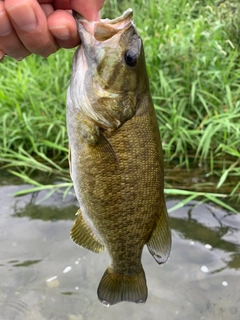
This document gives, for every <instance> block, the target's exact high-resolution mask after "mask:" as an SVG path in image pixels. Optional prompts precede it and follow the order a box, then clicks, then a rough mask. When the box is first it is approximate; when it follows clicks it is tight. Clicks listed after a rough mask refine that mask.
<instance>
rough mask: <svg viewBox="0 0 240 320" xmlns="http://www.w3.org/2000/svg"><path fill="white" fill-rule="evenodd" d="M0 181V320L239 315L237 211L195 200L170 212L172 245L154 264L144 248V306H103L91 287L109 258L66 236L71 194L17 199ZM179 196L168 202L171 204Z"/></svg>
mask: <svg viewBox="0 0 240 320" xmlns="http://www.w3.org/2000/svg"><path fill="white" fill-rule="evenodd" d="M2 183H3V185H2V186H0V203H1V208H0V246H1V247H0V320H22V319H23V320H110V319H115V320H120V319H121V320H122V319H133V320H134V319H138V320H150V319H151V320H152V319H162V320H173V319H175V320H183V319H184V320H193V319H194V320H195V319H201V320H203V319H206V320H209V319H211V320H212V319H214V320H215V319H216V320H222V319H226V320H240V215H232V214H230V213H228V212H226V211H223V210H221V209H219V208H216V207H213V206H211V205H208V204H205V205H200V206H195V205H196V203H195V202H192V203H190V204H188V205H187V206H185V207H184V208H182V209H180V210H177V211H174V212H173V213H171V215H170V216H171V217H170V224H171V227H172V234H173V248H172V252H171V257H170V259H169V261H168V262H167V263H166V264H164V265H162V266H159V265H157V263H156V262H155V261H154V259H153V258H152V257H151V255H150V254H149V253H148V251H147V249H145V250H144V252H143V266H144V269H145V273H146V277H147V282H148V290H149V297H148V300H147V303H146V304H145V305H135V304H133V303H126V302H124V303H120V304H118V305H115V306H112V307H110V308H105V307H103V306H102V305H101V304H100V302H99V301H98V299H97V295H96V290H97V286H98V283H99V281H100V279H101V277H102V274H103V272H104V271H105V269H106V267H107V264H108V255H107V253H104V254H99V255H98V254H94V253H92V252H90V251H87V250H85V249H82V248H80V247H78V246H77V245H75V244H74V243H73V242H72V241H71V240H70V238H69V232H70V229H71V227H72V225H73V220H74V214H75V212H76V210H77V202H76V199H75V198H74V197H73V196H72V195H69V196H67V197H66V198H65V200H64V201H62V195H60V194H54V195H52V196H51V198H49V199H47V200H45V201H43V202H41V201H40V200H41V199H43V197H44V196H45V195H46V193H44V192H40V193H38V194H34V195H26V196H21V197H17V198H16V197H14V196H13V194H14V192H16V191H18V190H20V189H25V188H27V187H29V186H26V185H13V184H9V182H8V181H5V182H4V181H3V182H2ZM176 202H177V200H169V201H167V205H168V208H170V207H172V206H174V205H175V204H176Z"/></svg>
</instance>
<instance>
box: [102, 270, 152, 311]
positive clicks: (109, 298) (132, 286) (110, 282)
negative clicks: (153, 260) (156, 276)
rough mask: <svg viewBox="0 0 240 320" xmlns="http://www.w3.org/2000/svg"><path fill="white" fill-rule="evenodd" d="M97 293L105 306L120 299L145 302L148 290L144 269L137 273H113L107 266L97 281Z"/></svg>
mask: <svg viewBox="0 0 240 320" xmlns="http://www.w3.org/2000/svg"><path fill="white" fill-rule="evenodd" d="M97 294H98V299H99V300H100V301H101V302H102V303H103V305H104V306H106V307H108V306H111V305H113V304H116V303H119V302H121V301H129V302H135V303H145V302H146V300H147V295H148V292H147V285H146V278H145V274H144V270H143V269H142V271H141V272H139V273H137V274H133V275H125V274H121V273H115V272H114V271H113V270H112V268H111V267H108V268H107V270H106V271H105V273H104V275H103V277H102V279H101V281H100V283H99V286H98V291H97Z"/></svg>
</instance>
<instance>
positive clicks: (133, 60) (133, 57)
mask: <svg viewBox="0 0 240 320" xmlns="http://www.w3.org/2000/svg"><path fill="white" fill-rule="evenodd" d="M137 60H138V56H137V53H136V51H134V50H132V49H129V50H127V51H126V52H125V54H124V61H125V62H126V64H127V65H128V66H129V67H135V66H136V64H137Z"/></svg>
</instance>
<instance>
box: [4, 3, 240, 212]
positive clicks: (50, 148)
mask: <svg viewBox="0 0 240 320" xmlns="http://www.w3.org/2000/svg"><path fill="white" fill-rule="evenodd" d="M219 3H220V1H211V0H208V1H192V0H190V1H186V0H172V1H167V0H155V1H153V0H142V1H140V0H136V1H125V0H122V1H116V0H107V1H106V2H105V6H104V9H103V16H108V17H110V18H113V17H116V16H117V15H118V14H119V13H121V12H122V11H123V10H125V9H126V8H128V7H132V8H133V10H134V21H135V24H136V26H137V27H138V30H139V33H140V34H141V36H142V38H143V41H144V48H145V55H146V61H147V66H148V73H149V77H150V83H151V92H152V96H153V100H154V104H155V109H156V112H157V116H158V120H159V128H160V131H161V136H162V142H163V148H164V159H165V163H166V167H167V168H168V167H169V166H170V167H171V170H175V169H180V170H179V171H177V172H178V173H177V174H178V177H180V178H181V179H182V180H184V176H185V172H186V171H188V172H193V171H191V170H193V169H195V168H200V169H201V174H200V172H198V171H194V174H196V178H197V182H196V183H187V185H184V183H182V185H181V186H179V184H178V183H175V182H174V180H171V182H169V181H168V180H167V175H166V194H171V195H176V194H178V195H183V194H182V192H183V190H182V189H183V188H185V189H186V190H185V191H186V192H188V194H185V196H186V198H185V199H188V197H194V198H196V197H197V196H200V197H201V199H203V200H204V199H205V200H206V199H207V200H209V201H214V200H215V203H216V204H218V205H224V203H226V200H223V201H221V200H219V199H220V198H221V196H219V195H222V197H226V196H231V197H232V198H233V199H234V202H235V203H237V201H239V200H240V142H239V141H240V99H239V97H240V55H239V44H240V4H239V3H238V1H237V0H232V1H224V2H221V4H219ZM73 52H74V50H60V51H59V52H58V53H56V54H54V55H52V56H50V57H49V58H48V59H43V58H41V57H37V56H30V57H28V58H27V59H25V60H23V61H22V62H20V63H19V62H16V61H13V60H11V59H5V60H4V62H3V63H1V64H0V122H1V125H0V130H1V131H0V161H1V163H2V167H3V168H6V169H8V170H11V172H13V173H14V172H15V174H17V175H20V177H21V178H22V179H24V180H25V181H26V180H28V178H29V176H31V175H32V174H33V173H35V172H44V173H45V174H47V175H52V174H55V175H58V176H59V178H60V179H62V180H64V181H65V182H64V183H69V181H66V179H69V174H68V168H67V149H68V142H67V134H66V124H65V95H66V89H67V86H68V84H69V79H70V72H71V71H70V70H71V60H72V55H73ZM167 172H168V171H167ZM198 180H199V181H198ZM201 180H204V182H200V181H201ZM36 183H37V182H36ZM32 184H34V183H32ZM210 184H211V188H210V189H209V190H208V191H203V190H205V189H204V188H205V187H206V186H209V185H210ZM42 186H43V185H42V184H40V185H37V184H35V187H36V188H41V187H42ZM68 186H69V185H68ZM49 188H50V187H49ZM53 189H54V190H55V187H54V188H53ZM176 190H179V191H176ZM205 200H204V201H205ZM219 201H220V202H221V203H220V202H219ZM233 206H234V205H233ZM225 207H226V206H225ZM228 209H229V207H228ZM232 209H233V210H235V211H236V209H234V208H232ZM233 210H232V211H233Z"/></svg>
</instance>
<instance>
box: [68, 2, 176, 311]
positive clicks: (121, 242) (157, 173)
mask: <svg viewBox="0 0 240 320" xmlns="http://www.w3.org/2000/svg"><path fill="white" fill-rule="evenodd" d="M132 17H133V10H132V9H131V8H130V9H128V10H126V11H125V12H124V13H123V14H122V15H121V16H120V17H117V18H115V19H112V20H110V19H101V20H99V21H97V22H89V21H87V20H85V19H84V18H83V17H82V16H80V15H79V14H77V13H75V19H76V21H77V27H78V33H79V36H80V39H81V45H80V46H79V47H78V49H77V50H76V52H75V54H74V57H73V66H72V74H71V80H70V85H69V87H68V91H67V103H66V104H67V111H66V117H67V131H68V138H69V165H70V175H71V178H72V181H73V185H74V190H75V193H76V197H77V199H78V202H79V207H80V208H79V210H78V212H77V214H76V215H77V218H76V220H75V222H74V225H73V227H72V230H71V238H72V239H73V241H74V242H75V243H77V244H78V245H80V246H81V247H83V248H86V249H89V250H91V251H93V252H96V253H100V252H104V251H105V250H107V251H108V253H109V256H110V263H109V265H108V267H107V269H106V271H105V272H104V274H103V276H102V279H101V281H100V283H99V286H98V289H97V295H98V299H99V300H100V301H101V302H102V304H103V305H105V306H111V305H114V304H117V303H119V302H121V301H129V302H134V303H145V302H146V300H147V296H148V289H147V283H146V276H145V272H144V269H143V266H142V262H141V257H142V251H143V247H144V246H145V245H147V247H148V250H149V252H150V253H151V255H152V256H153V258H154V259H155V260H156V262H157V263H158V264H162V263H164V262H166V261H167V259H168V257H169V254H170V250H171V231H170V227H169V218H168V213H167V209H166V202H165V198H164V168H163V155H162V146H161V139H160V133H159V128H158V123H157V118H156V114H155V110H154V106H153V102H152V98H151V94H150V87H149V80H148V75H147V69H146V63H145V57H144V48H143V43H142V39H141V37H140V36H139V34H138V32H137V29H136V27H135V24H134V22H133V18H132Z"/></svg>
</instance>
